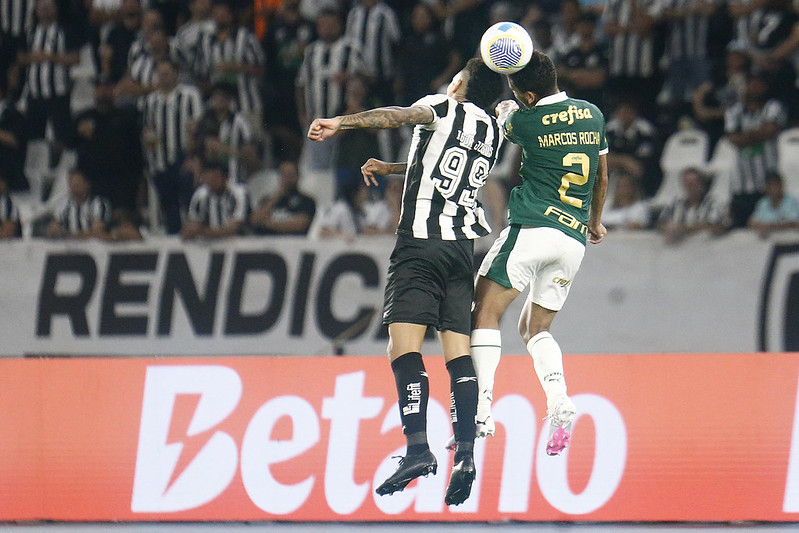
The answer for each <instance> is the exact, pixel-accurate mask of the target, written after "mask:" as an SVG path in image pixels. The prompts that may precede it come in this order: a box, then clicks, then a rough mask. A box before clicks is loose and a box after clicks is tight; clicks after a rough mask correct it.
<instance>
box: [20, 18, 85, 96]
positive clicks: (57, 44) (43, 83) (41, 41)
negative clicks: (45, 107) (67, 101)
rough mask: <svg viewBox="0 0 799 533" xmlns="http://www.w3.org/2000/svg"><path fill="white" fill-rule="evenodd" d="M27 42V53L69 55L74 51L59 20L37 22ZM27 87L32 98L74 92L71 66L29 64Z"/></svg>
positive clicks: (50, 63)
mask: <svg viewBox="0 0 799 533" xmlns="http://www.w3.org/2000/svg"><path fill="white" fill-rule="evenodd" d="M28 43H29V44H28V52H45V53H48V54H66V53H69V52H74V51H75V50H74V49H73V48H71V46H70V45H71V43H68V42H67V35H66V33H65V31H64V28H63V27H61V25H60V24H58V23H53V24H48V25H44V24H38V25H36V27H35V28H34V29H33V33H32V34H31V36H30V38H29V39H28ZM26 88H27V91H28V95H29V96H30V97H31V98H42V99H48V98H55V97H57V96H66V95H68V94H70V92H71V91H72V79H71V76H70V70H69V67H67V66H65V65H61V64H58V63H53V62H51V61H40V62H35V63H31V64H30V65H28V78H27V85H26Z"/></svg>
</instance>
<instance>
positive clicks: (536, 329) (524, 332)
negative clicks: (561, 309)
mask: <svg viewBox="0 0 799 533" xmlns="http://www.w3.org/2000/svg"><path fill="white" fill-rule="evenodd" d="M542 331H549V326H545V325H543V324H536V323H535V322H531V321H530V320H525V317H524V316H522V317H521V319H520V320H519V334H520V335H521V336H522V340H523V341H524V344H527V343H528V342H530V339H532V338H533V337H535V336H536V335H538V334H539V333H541V332H542Z"/></svg>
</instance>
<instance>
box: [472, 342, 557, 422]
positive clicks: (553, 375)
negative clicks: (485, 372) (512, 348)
mask: <svg viewBox="0 0 799 533" xmlns="http://www.w3.org/2000/svg"><path fill="white" fill-rule="evenodd" d="M527 351H528V352H530V355H531V356H532V357H533V366H535V373H536V374H538V381H540V382H541V387H542V388H543V389H544V393H545V394H546V395H547V407H551V406H550V405H549V402H550V400H554V399H556V398H560V397H561V396H566V380H565V379H564V377H563V353H562V352H561V351H560V346H558V343H557V341H555V339H554V338H553V337H552V335H551V334H550V333H549V332H548V331H542V332H541V333H538V334H537V335H535V336H534V337H533V338H532V339H530V342H528V343H527ZM478 376H479V374H478Z"/></svg>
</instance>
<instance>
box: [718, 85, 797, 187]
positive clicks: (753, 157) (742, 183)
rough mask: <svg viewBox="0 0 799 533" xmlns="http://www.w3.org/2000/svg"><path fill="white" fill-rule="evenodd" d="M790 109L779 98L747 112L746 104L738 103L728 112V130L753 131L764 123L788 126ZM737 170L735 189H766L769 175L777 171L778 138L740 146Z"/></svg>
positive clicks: (725, 126) (734, 174)
mask: <svg viewBox="0 0 799 533" xmlns="http://www.w3.org/2000/svg"><path fill="white" fill-rule="evenodd" d="M787 114H788V111H787V110H786V108H785V106H784V105H783V104H782V102H780V101H779V100H775V99H771V100H769V101H767V102H766V104H765V105H764V106H763V108H762V109H760V110H758V111H747V110H746V108H745V107H744V105H743V103H740V102H739V103H737V104H735V105H733V106H732V107H731V108H729V109H728V110H727V111H726V112H725V114H724V129H725V131H726V132H727V133H738V132H744V133H745V132H752V131H755V130H758V129H760V128H761V127H762V126H763V125H764V124H768V123H772V124H776V125H777V126H778V128H779V129H780V130H781V129H783V128H784V127H785V123H786V117H787ZM736 154H737V158H736V163H737V164H736V169H735V172H733V176H732V187H731V191H732V193H733V194H736V193H754V192H763V190H764V189H765V187H766V174H767V173H768V172H769V171H770V170H777V163H778V161H777V139H776V137H774V138H772V139H768V140H766V141H763V142H762V143H757V144H752V145H749V146H739V147H736Z"/></svg>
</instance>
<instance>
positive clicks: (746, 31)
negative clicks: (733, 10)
mask: <svg viewBox="0 0 799 533" xmlns="http://www.w3.org/2000/svg"><path fill="white" fill-rule="evenodd" d="M751 2H752V0H728V3H729V5H730V6H734V5H744V6H746V5H749V4H751ZM762 17H763V9H762V8H758V9H754V10H752V11H750V12H749V13H747V14H745V15H741V16H739V17H735V18H734V19H733V25H734V33H735V40H736V41H737V42H738V43H740V44H742V45H749V44H752V43H754V40H755V39H753V36H755V34H756V32H757V29H758V27H759V26H760V20H761V18H762Z"/></svg>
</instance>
